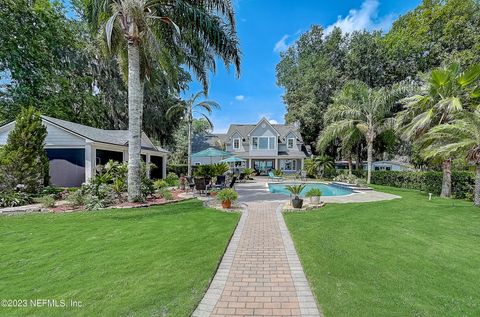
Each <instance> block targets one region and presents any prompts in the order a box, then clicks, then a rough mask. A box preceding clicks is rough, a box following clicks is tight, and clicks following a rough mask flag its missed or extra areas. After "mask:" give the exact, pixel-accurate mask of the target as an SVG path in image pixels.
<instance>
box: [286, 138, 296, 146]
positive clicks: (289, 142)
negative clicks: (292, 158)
mask: <svg viewBox="0 0 480 317" xmlns="http://www.w3.org/2000/svg"><path fill="white" fill-rule="evenodd" d="M294 146H295V139H294V138H289V139H287V149H293V147H294Z"/></svg>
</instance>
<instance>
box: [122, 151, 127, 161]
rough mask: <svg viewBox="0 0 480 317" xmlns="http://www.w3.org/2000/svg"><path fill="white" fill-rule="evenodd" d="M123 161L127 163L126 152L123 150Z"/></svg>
mask: <svg viewBox="0 0 480 317" xmlns="http://www.w3.org/2000/svg"><path fill="white" fill-rule="evenodd" d="M123 161H124V162H128V150H123Z"/></svg>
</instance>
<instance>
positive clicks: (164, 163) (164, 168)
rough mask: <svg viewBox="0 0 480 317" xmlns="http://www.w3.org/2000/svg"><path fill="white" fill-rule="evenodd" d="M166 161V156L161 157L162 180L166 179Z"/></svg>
mask: <svg viewBox="0 0 480 317" xmlns="http://www.w3.org/2000/svg"><path fill="white" fill-rule="evenodd" d="M167 159H168V155H164V156H163V160H162V163H163V166H162V178H165V177H167Z"/></svg>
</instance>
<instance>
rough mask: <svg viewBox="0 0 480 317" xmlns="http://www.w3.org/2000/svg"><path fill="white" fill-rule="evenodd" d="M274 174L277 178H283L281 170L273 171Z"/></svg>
mask: <svg viewBox="0 0 480 317" xmlns="http://www.w3.org/2000/svg"><path fill="white" fill-rule="evenodd" d="M272 172H273V175H275V176H278V177H281V176H283V171H282V170H280V169H277V170H273V171H272Z"/></svg>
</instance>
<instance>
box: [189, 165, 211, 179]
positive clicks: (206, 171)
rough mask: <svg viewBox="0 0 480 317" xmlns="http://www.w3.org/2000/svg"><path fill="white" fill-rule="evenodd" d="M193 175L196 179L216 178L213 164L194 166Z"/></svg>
mask: <svg viewBox="0 0 480 317" xmlns="http://www.w3.org/2000/svg"><path fill="white" fill-rule="evenodd" d="M194 175H195V176H198V177H205V176H210V177H213V176H216V175H215V167H214V165H213V164H212V165H199V166H196V169H195V172H194Z"/></svg>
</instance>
